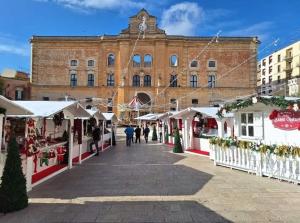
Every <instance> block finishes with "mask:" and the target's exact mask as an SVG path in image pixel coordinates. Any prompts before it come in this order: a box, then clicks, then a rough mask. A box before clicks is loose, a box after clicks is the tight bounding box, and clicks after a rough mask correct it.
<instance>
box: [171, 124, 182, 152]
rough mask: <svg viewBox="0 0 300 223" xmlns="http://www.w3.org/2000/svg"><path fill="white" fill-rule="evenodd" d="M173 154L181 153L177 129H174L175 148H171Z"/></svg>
mask: <svg viewBox="0 0 300 223" xmlns="http://www.w3.org/2000/svg"><path fill="white" fill-rule="evenodd" d="M173 153H183V149H182V145H181V141H180V136H179V129H178V128H177V127H175V146H174V148H173Z"/></svg>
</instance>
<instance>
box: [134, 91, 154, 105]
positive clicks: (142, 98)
mask: <svg viewBox="0 0 300 223" xmlns="http://www.w3.org/2000/svg"><path fill="white" fill-rule="evenodd" d="M137 97H138V99H139V100H140V102H141V103H142V105H147V106H151V98H150V96H149V95H148V94H146V93H144V92H139V93H137Z"/></svg>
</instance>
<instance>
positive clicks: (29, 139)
mask: <svg viewBox="0 0 300 223" xmlns="http://www.w3.org/2000/svg"><path fill="white" fill-rule="evenodd" d="M13 103H15V104H17V105H18V106H19V107H22V108H24V109H26V110H28V111H30V112H31V113H32V114H18V115H15V114H11V115H7V120H6V123H5V125H6V129H9V128H11V129H13V130H14V134H15V136H16V138H17V142H18V144H19V146H20V151H21V154H22V159H23V160H24V159H25V160H26V168H24V166H23V170H26V171H24V173H25V175H26V179H27V190H31V188H32V186H35V185H37V184H39V183H41V182H43V181H45V180H47V179H49V178H51V177H52V176H54V175H56V174H58V173H60V172H62V171H64V170H66V169H67V168H72V165H73V159H74V158H75V156H76V155H77V154H75V153H74V146H77V145H78V144H80V145H81V144H82V120H81V119H83V118H86V117H89V116H90V114H89V113H87V112H86V111H85V109H84V108H83V107H82V106H81V105H80V104H79V103H78V102H74V101H13ZM74 122H75V125H74ZM4 134H5V135H7V134H8V132H7V131H4ZM78 155H79V154H78Z"/></svg>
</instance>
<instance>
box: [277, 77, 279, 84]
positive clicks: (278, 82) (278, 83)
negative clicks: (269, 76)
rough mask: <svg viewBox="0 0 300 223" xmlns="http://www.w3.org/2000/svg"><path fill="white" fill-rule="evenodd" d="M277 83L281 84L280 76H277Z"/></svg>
mask: <svg viewBox="0 0 300 223" xmlns="http://www.w3.org/2000/svg"><path fill="white" fill-rule="evenodd" d="M277 84H280V76H277Z"/></svg>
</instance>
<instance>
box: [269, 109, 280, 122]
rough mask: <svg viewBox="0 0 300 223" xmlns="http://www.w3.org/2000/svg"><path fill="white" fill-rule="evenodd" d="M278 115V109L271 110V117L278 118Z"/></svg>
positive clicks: (271, 118)
mask: <svg viewBox="0 0 300 223" xmlns="http://www.w3.org/2000/svg"><path fill="white" fill-rule="evenodd" d="M277 116H278V111H277V110H273V111H272V112H271V114H270V115H269V119H270V120H273V119H275V118H277Z"/></svg>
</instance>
